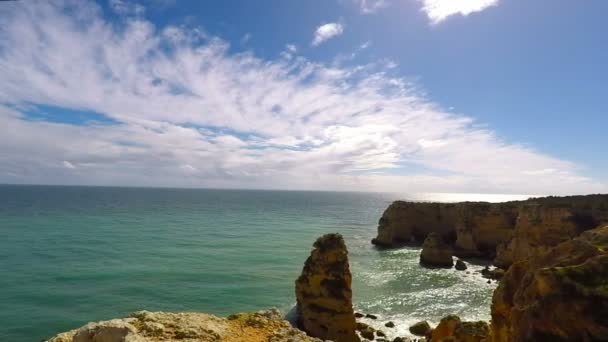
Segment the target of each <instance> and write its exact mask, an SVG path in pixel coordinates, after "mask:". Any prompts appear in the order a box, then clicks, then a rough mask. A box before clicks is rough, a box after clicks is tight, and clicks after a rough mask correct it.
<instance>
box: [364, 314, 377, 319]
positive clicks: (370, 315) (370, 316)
mask: <svg viewBox="0 0 608 342" xmlns="http://www.w3.org/2000/svg"><path fill="white" fill-rule="evenodd" d="M365 318H371V319H378V316H376V315H372V314H366V315H365Z"/></svg>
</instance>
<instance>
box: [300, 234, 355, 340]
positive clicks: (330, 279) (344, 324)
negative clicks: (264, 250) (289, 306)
mask: <svg viewBox="0 0 608 342" xmlns="http://www.w3.org/2000/svg"><path fill="white" fill-rule="evenodd" d="M351 282H352V277H351V273H350V269H349V265H348V251H347V249H346V245H345V244H344V239H343V238H342V236H341V235H340V234H327V235H324V236H322V237H320V238H319V239H317V241H316V242H315V243H314V249H313V251H312V252H311V254H310V257H308V259H307V260H306V263H305V264H304V268H303V270H302V274H301V275H300V277H299V278H298V279H297V280H296V299H297V311H298V324H299V326H300V328H301V329H302V330H304V331H306V332H307V333H308V334H309V335H310V336H314V337H318V338H321V339H325V340H332V341H335V342H359V341H360V339H359V337H358V335H357V334H356V332H355V330H356V322H355V313H354V311H353V305H352V290H351Z"/></svg>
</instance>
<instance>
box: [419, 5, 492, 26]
mask: <svg viewBox="0 0 608 342" xmlns="http://www.w3.org/2000/svg"><path fill="white" fill-rule="evenodd" d="M420 1H421V2H422V4H423V6H422V11H423V12H424V13H426V15H427V16H428V17H429V20H430V21H431V24H439V23H440V22H442V21H444V20H445V19H447V18H448V17H450V16H452V15H456V14H460V15H463V16H467V15H469V14H471V13H475V12H481V11H483V10H485V9H487V8H489V7H492V6H496V5H498V0H420Z"/></svg>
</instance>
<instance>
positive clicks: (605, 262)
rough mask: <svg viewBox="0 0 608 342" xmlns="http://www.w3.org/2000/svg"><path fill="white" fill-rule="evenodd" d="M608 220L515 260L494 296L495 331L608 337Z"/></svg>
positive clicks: (523, 336) (526, 336)
mask: <svg viewBox="0 0 608 342" xmlns="http://www.w3.org/2000/svg"><path fill="white" fill-rule="evenodd" d="M607 317H608V226H604V227H600V228H596V229H593V230H590V231H586V232H584V233H583V234H581V235H580V236H579V237H577V238H574V239H572V240H569V241H565V242H562V243H560V244H559V245H557V246H555V247H554V248H551V249H550V250H548V251H545V252H544V253H539V254H538V255H537V256H536V257H534V258H529V259H526V260H522V261H518V262H516V263H514V264H513V265H511V267H510V268H509V270H507V272H506V273H505V275H504V278H503V279H502V280H501V282H500V284H499V285H498V288H497V289H496V290H495V291H494V295H493V297H492V326H491V329H492V337H493V341H494V342H507V341H606V340H608V319H607Z"/></svg>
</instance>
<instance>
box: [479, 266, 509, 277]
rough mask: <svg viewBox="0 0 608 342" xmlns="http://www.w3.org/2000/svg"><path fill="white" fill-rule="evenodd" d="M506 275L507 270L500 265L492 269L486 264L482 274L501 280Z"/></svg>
mask: <svg viewBox="0 0 608 342" xmlns="http://www.w3.org/2000/svg"><path fill="white" fill-rule="evenodd" d="M504 275H505V271H504V270H503V269H501V268H498V267H497V268H494V269H493V270H491V269H490V268H489V267H487V266H486V267H485V268H484V269H483V270H481V276H482V277H484V278H486V279H492V280H500V279H502V277H503V276H504Z"/></svg>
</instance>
